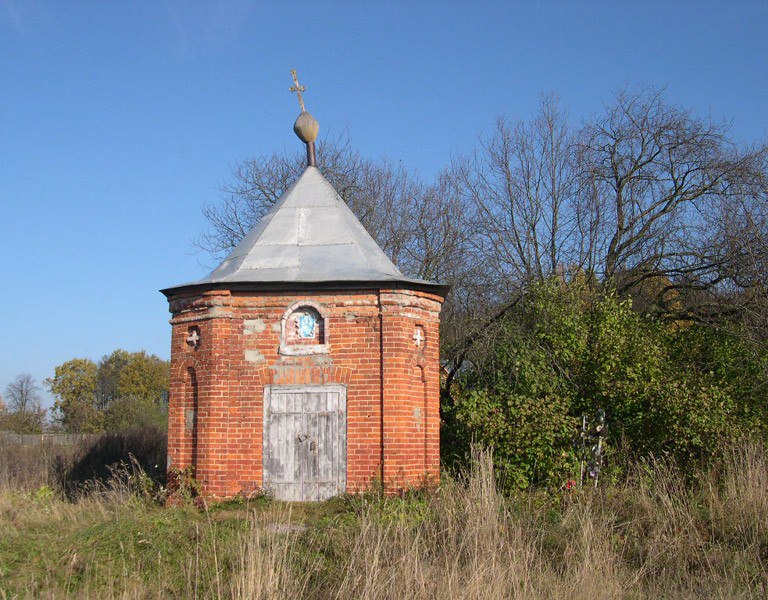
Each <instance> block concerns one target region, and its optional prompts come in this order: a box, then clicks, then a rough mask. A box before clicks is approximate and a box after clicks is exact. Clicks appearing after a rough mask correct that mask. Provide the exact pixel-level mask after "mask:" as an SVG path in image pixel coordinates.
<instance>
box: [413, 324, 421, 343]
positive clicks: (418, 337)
mask: <svg viewBox="0 0 768 600" xmlns="http://www.w3.org/2000/svg"><path fill="white" fill-rule="evenodd" d="M423 339H424V337H423V336H422V335H421V329H419V328H418V327H417V328H416V333H414V334H413V341H414V342H415V343H416V345H417V346H421V341H422V340H423Z"/></svg>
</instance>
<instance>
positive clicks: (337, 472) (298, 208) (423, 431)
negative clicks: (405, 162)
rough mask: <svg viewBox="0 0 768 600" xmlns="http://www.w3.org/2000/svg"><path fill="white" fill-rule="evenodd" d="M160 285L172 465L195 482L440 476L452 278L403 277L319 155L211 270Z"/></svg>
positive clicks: (275, 484) (250, 488)
mask: <svg viewBox="0 0 768 600" xmlns="http://www.w3.org/2000/svg"><path fill="white" fill-rule="evenodd" d="M302 114H304V113H302ZM312 151H314V150H313V148H312ZM313 163H314V160H313V157H311V158H310V163H309V164H310V165H313ZM162 291H163V293H164V294H165V295H166V297H167V298H168V301H169V304H170V312H171V313H172V315H173V316H172V319H171V324H172V346H171V388H170V405H169V416H168V418H169V422H168V465H169V469H184V468H187V467H192V471H193V473H194V477H195V478H196V479H197V480H198V482H199V484H200V488H201V490H202V493H203V494H204V495H205V496H208V497H219V498H226V497H231V496H235V495H237V494H239V493H244V494H251V493H254V492H257V491H260V490H266V491H268V492H269V493H271V494H273V495H274V497H276V498H279V499H285V500H322V499H325V498H328V497H331V496H335V495H337V494H341V493H345V492H359V491H363V490H365V489H366V488H367V487H368V486H370V485H371V483H372V482H373V481H376V480H380V481H381V482H382V484H383V485H384V487H385V489H386V490H389V491H395V490H399V489H402V488H405V487H410V486H419V485H422V484H424V483H425V482H429V481H434V480H435V479H437V477H438V476H439V431H440V422H439V314H440V308H441V305H442V302H443V300H444V297H445V294H446V291H447V288H446V286H443V285H439V284H436V283H432V282H428V281H421V280H414V279H408V278H406V277H404V276H403V275H402V273H401V272H400V271H399V270H398V269H397V267H396V266H395V265H394V264H393V263H392V262H391V261H390V260H389V258H388V257H387V256H386V255H385V254H384V252H382V250H381V249H380V248H379V247H378V245H377V244H376V242H375V241H374V240H373V238H372V237H371V236H370V235H369V234H368V232H367V231H366V230H365V228H364V227H363V226H362V225H361V224H360V222H359V221H358V220H357V218H356V217H355V215H354V214H353V213H352V211H351V210H350V209H349V208H348V207H347V205H346V204H345V203H344V201H343V200H342V199H341V198H340V197H339V195H338V194H337V193H336V191H335V190H334V189H333V187H332V186H331V185H330V184H329V183H328V181H327V180H326V179H325V178H324V177H323V175H322V174H321V173H320V171H319V170H318V169H317V167H315V166H309V167H308V168H307V169H306V170H305V171H304V173H303V174H302V175H301V177H299V179H298V180H297V181H296V182H295V183H294V184H293V185H292V186H291V187H290V188H289V189H288V190H287V191H286V193H285V194H284V195H283V197H282V198H281V199H280V200H279V201H278V202H277V203H276V204H275V205H274V207H273V208H272V209H271V210H270V211H269V212H268V213H267V214H266V215H265V216H264V217H263V218H262V219H261V221H260V222H259V223H258V224H257V225H256V227H254V229H253V230H252V231H251V232H250V233H248V234H247V235H246V236H245V237H244V238H243V240H242V241H241V242H240V244H239V245H238V246H237V247H236V248H235V249H234V251H233V252H232V253H231V254H230V255H229V256H228V257H227V258H226V259H225V260H224V261H223V262H222V263H221V264H220V265H219V266H218V268H216V269H215V270H214V271H213V272H212V273H211V274H210V275H209V276H208V277H206V278H204V279H202V280H200V281H196V282H193V283H189V284H185V285H180V286H175V287H171V288H167V289H165V290H162Z"/></svg>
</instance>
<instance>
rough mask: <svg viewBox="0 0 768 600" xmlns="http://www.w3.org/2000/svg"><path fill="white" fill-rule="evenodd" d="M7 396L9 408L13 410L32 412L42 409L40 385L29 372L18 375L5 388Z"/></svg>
mask: <svg viewBox="0 0 768 600" xmlns="http://www.w3.org/2000/svg"><path fill="white" fill-rule="evenodd" d="M5 396H6V398H7V401H8V410H10V411H12V412H16V413H31V412H34V411H39V410H40V404H41V402H42V399H41V397H40V386H39V385H38V384H37V382H36V381H35V378H34V377H32V375H30V374H29V373H22V374H21V375H17V376H16V379H14V380H13V381H12V382H11V383H9V384H8V386H7V387H6V388H5Z"/></svg>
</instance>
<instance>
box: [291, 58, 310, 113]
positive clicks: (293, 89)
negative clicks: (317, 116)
mask: <svg viewBox="0 0 768 600" xmlns="http://www.w3.org/2000/svg"><path fill="white" fill-rule="evenodd" d="M291 76H292V77H293V83H295V84H296V85H292V86H291V87H290V88H289V91H291V92H296V93H297V94H298V96H299V106H300V107H301V112H307V111H306V110H304V99H303V98H302V97H301V93H302V92H303V91H305V90H306V89H307V88H305V87H304V86H303V85H299V78H298V77H297V76H296V69H291Z"/></svg>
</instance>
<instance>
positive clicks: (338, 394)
mask: <svg viewBox="0 0 768 600" xmlns="http://www.w3.org/2000/svg"><path fill="white" fill-rule="evenodd" d="M263 472H264V488H265V489H266V490H267V491H269V492H270V493H271V494H272V495H273V497H275V498H277V499H279V500H293V501H309V500H325V499H326V498H331V497H332V496H336V495H338V494H343V493H344V492H345V491H346V488H347V390H346V388H345V387H344V386H343V385H314V386H298V385H268V386H266V387H265V388H264V469H263Z"/></svg>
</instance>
